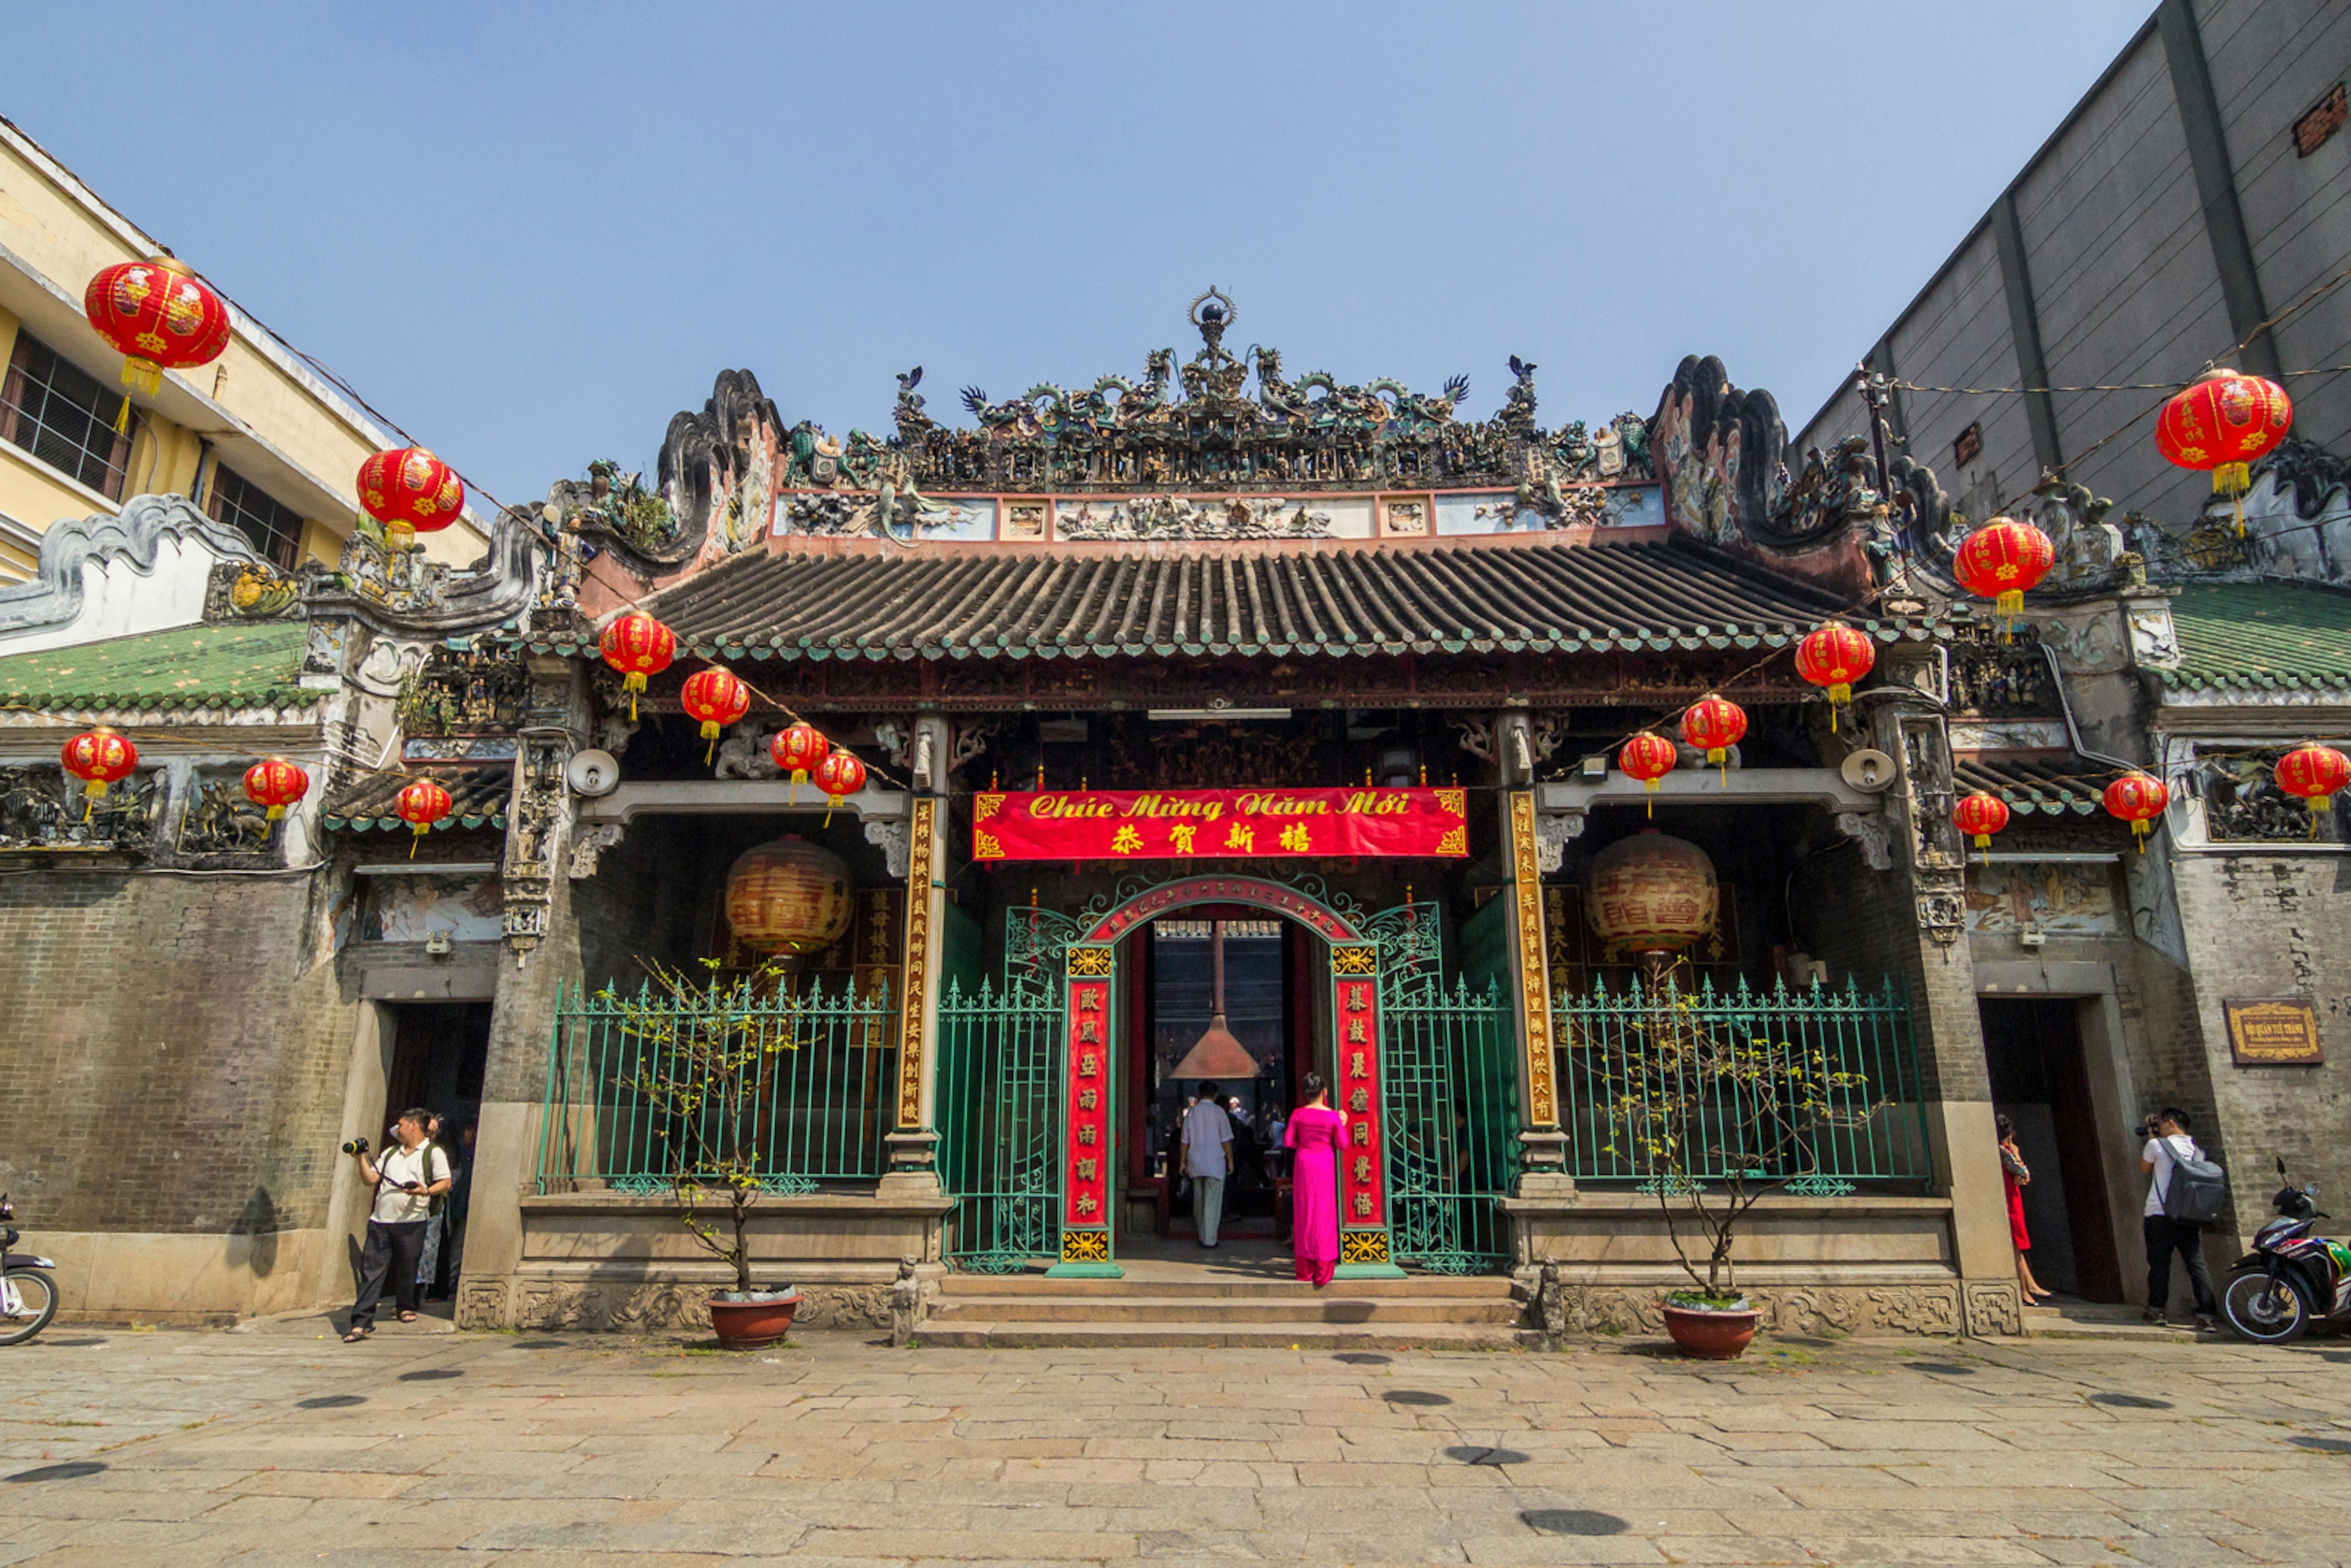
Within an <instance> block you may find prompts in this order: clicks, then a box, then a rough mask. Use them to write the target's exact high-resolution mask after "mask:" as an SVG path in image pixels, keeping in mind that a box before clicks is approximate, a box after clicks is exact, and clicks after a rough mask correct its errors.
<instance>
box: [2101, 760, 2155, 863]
mask: <svg viewBox="0 0 2351 1568" xmlns="http://www.w3.org/2000/svg"><path fill="white" fill-rule="evenodd" d="M2105 802H2106V810H2107V812H2108V813H2109V814H2111V815H2113V816H2116V817H2120V818H2121V819H2122V820H2123V821H2126V822H2128V823H2129V824H2130V831H2131V837H2133V838H2135V839H2137V841H2138V852H2139V853H2141V854H2145V853H2147V828H2148V825H2149V824H2150V823H2152V822H2153V821H2155V820H2156V819H2157V818H2158V817H2160V816H2162V815H2163V809H2164V808H2165V807H2166V806H2168V805H2169V804H2171V791H2170V790H2168V789H2165V788H2164V787H2163V780H2161V779H2155V778H2151V777H2149V776H2148V775H2147V774H2145V773H2126V774H2124V775H2123V776H2122V777H2121V778H2119V779H2116V780H2115V781H2114V782H2113V783H2111V784H2109V785H2107V786H2106V792H2105Z"/></svg>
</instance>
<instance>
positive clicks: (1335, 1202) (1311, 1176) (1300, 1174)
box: [1281, 1072, 1347, 1290]
mask: <svg viewBox="0 0 2351 1568" xmlns="http://www.w3.org/2000/svg"><path fill="white" fill-rule="evenodd" d="M1301 1087H1302V1088H1303V1089H1304V1091H1305V1098H1306V1103H1304V1104H1303V1105H1301V1106H1300V1107H1299V1108H1298V1109H1297V1111H1296V1112H1294V1113H1292V1114H1291V1115H1290V1130H1289V1131H1288V1132H1286V1133H1284V1134H1282V1139H1281V1141H1282V1143H1283V1144H1284V1145H1286V1146H1287V1147H1288V1148H1289V1149H1290V1151H1291V1158H1290V1247H1291V1249H1292V1255H1293V1256H1294V1257H1295V1258H1296V1260H1297V1265H1298V1277H1299V1279H1301V1280H1302V1281H1306V1282H1308V1283H1310V1284H1311V1285H1312V1286H1313V1287H1314V1288H1315V1289H1316V1290H1321V1289H1322V1287H1323V1286H1325V1285H1327V1284H1329V1283H1330V1282H1331V1275H1332V1270H1335V1269H1337V1268H1338V1266H1339V1151H1340V1148H1341V1146H1342V1145H1343V1144H1344V1143H1345V1142H1346V1136H1347V1122H1346V1118H1345V1117H1343V1116H1342V1115H1340V1114H1339V1113H1338V1112H1336V1111H1333V1110H1332V1109H1331V1089H1330V1085H1328V1084H1326V1083H1324V1082H1322V1074H1321V1073H1319V1072H1310V1073H1308V1074H1307V1075H1306V1082H1305V1083H1304V1084H1303V1085H1301Z"/></svg>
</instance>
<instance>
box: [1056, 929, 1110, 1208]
mask: <svg viewBox="0 0 2351 1568" xmlns="http://www.w3.org/2000/svg"><path fill="white" fill-rule="evenodd" d="M1096 953H1098V954H1100V955H1101V956H1103V957H1105V958H1107V957H1108V956H1109V949H1108V948H1072V949H1071V959H1072V962H1071V976H1070V1049H1069V1074H1070V1077H1069V1083H1068V1085H1067V1089H1068V1093H1069V1119H1068V1131H1069V1138H1068V1143H1067V1145H1066V1147H1067V1153H1066V1155H1065V1157H1066V1158H1067V1160H1068V1161H1069V1168H1068V1171H1067V1172H1066V1176H1065V1179H1064V1181H1063V1182H1062V1187H1061V1190H1062V1193H1063V1199H1062V1201H1063V1204H1064V1209H1063V1213H1062V1217H1061V1218H1062V1223H1063V1224H1064V1225H1065V1226H1067V1227H1070V1228H1074V1229H1093V1228H1100V1227H1102V1226H1104V1225H1107V1224H1108V1223H1109V1220H1108V1218H1107V1217H1108V1215H1109V1212H1110V1006H1111V1001H1110V998H1111V988H1110V978H1109V976H1108V974H1107V973H1105V974H1103V975H1102V976H1101V977H1092V976H1086V975H1083V974H1081V972H1080V970H1081V967H1089V966H1084V965H1083V962H1082V959H1081V955H1090V954H1096ZM1102 967H1103V968H1104V969H1105V970H1106V969H1107V968H1108V966H1107V965H1104V966H1102Z"/></svg>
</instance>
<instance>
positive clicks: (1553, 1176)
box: [1494, 710, 1575, 1197]
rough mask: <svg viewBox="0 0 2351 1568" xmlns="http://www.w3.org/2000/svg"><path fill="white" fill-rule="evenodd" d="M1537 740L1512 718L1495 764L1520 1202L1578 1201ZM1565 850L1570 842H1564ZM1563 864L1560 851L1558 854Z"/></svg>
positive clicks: (1519, 716)
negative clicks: (1558, 1019) (1545, 873)
mask: <svg viewBox="0 0 2351 1568" xmlns="http://www.w3.org/2000/svg"><path fill="white" fill-rule="evenodd" d="M1534 759H1535V751H1534V736H1533V730H1532V726H1531V722H1530V718H1529V716H1528V715H1527V714H1526V713H1525V712H1523V711H1520V710H1509V711H1505V712H1503V713H1501V714H1499V715H1498V716H1496V718H1495V720H1494V764H1495V768H1496V770H1497V771H1498V773H1499V775H1500V779H1501V783H1502V843H1503V848H1504V861H1503V863H1504V864H1505V865H1507V866H1508V867H1509V868H1510V975H1509V984H1510V997H1511V1000H1512V1002H1513V1004H1514V1005H1513V1007H1512V1009H1511V1011H1512V1015H1513V1020H1512V1021H1513V1023H1514V1025H1515V1028H1516V1030H1517V1033H1518V1044H1519V1052H1518V1056H1519V1106H1520V1131H1519V1142H1520V1145H1522V1160H1521V1164H1520V1174H1519V1181H1518V1189H1517V1193H1516V1196H1518V1197H1572V1196H1573V1194H1574V1192H1575V1178H1574V1177H1573V1176H1569V1175H1568V1174H1567V1169H1566V1166H1567V1135H1566V1134H1564V1133H1562V1131H1561V1130H1560V1125H1559V1084H1558V1082H1557V1078H1556V1073H1555V1070H1554V1061H1553V1057H1552V1018H1551V966H1550V963H1549V961H1548V959H1547V957H1546V955H1547V953H1548V951H1549V948H1548V946H1547V944H1546V941H1545V938H1544V933H1543V908H1542V869H1541V867H1542V859H1543V848H1544V845H1543V843H1542V835H1541V831H1540V830H1539V827H1538V821H1537V818H1536V816H1535V792H1534ZM1557 843H1558V845H1559V846H1560V847H1562V848H1563V847H1564V844H1565V835H1564V834H1561V835H1559V836H1558V838H1557ZM1551 861H1552V864H1553V865H1554V866H1556V865H1557V864H1558V863H1559V850H1558V849H1557V848H1554V849H1553V850H1552V853H1551Z"/></svg>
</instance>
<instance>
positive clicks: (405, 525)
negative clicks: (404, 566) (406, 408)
mask: <svg viewBox="0 0 2351 1568" xmlns="http://www.w3.org/2000/svg"><path fill="white" fill-rule="evenodd" d="M360 506H361V507H364V508H365V509H366V511H367V515H368V516H369V517H373V518H374V519H375V520H376V521H377V522H379V523H381V524H382V525H383V532H384V538H385V539H386V540H387V541H388V542H389V543H390V544H391V545H392V548H393V549H405V548H406V547H407V546H408V545H409V544H410V543H412V542H413V538H410V537H409V536H413V535H415V534H430V533H437V532H439V531H440V530H441V529H443V528H447V527H448V526H449V525H450V524H452V523H454V522H455V521H456V520H457V514H458V513H460V512H462V511H464V510H465V481H464V480H463V479H460V478H458V477H457V471H456V470H455V468H452V467H450V466H449V465H447V464H446V463H444V462H442V461H441V459H439V458H438V457H435V456H434V455H433V454H431V453H430V452H427V451H425V450H424V448H423V447H422V446H395V447H392V448H390V449H388V450H386V451H382V452H379V453H376V454H374V455H372V456H371V457H369V458H368V460H367V461H366V462H364V463H362V464H360Z"/></svg>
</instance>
